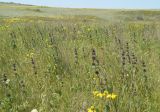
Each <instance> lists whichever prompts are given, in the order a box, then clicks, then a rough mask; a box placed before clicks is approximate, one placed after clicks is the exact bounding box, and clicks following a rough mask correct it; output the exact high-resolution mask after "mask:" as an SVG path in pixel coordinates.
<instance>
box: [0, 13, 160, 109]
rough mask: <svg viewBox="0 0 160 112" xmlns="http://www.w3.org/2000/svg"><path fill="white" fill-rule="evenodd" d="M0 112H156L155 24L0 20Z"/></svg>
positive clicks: (158, 58) (159, 100) (159, 53)
mask: <svg viewBox="0 0 160 112" xmlns="http://www.w3.org/2000/svg"><path fill="white" fill-rule="evenodd" d="M0 23H1V26H0V37H1V38H0V74H1V75H0V79H1V82H0V111H1V112H30V111H31V110H32V109H37V110H38V112H159V111H160V108H159V104H160V86H159V85H160V76H159V74H160V70H159V69H160V63H159V62H160V44H159V43H160V38H159V35H160V24H159V22H154V21H126V22H125V21H121V22H117V21H116V22H107V21H104V20H101V19H97V18H95V17H93V16H57V17H56V16H55V17H52V18H51V17H16V18H7V19H3V18H2V19H1V20H0Z"/></svg>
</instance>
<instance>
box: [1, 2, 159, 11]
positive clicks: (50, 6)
mask: <svg viewBox="0 0 160 112" xmlns="http://www.w3.org/2000/svg"><path fill="white" fill-rule="evenodd" d="M0 3H6V4H19V5H26V6H39V7H48V8H68V9H98V10H105V9H106V10H118V9H119V10H156V11H157V10H160V8H120V7H117V8H107V7H106V8H104V7H102V8H99V7H63V6H52V5H37V4H28V3H19V2H3V1H2V2H1V1H0Z"/></svg>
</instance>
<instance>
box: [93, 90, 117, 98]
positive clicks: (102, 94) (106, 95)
mask: <svg viewBox="0 0 160 112" xmlns="http://www.w3.org/2000/svg"><path fill="white" fill-rule="evenodd" d="M93 95H94V96H95V97H100V98H107V99H112V100H114V99H116V97H117V95H116V94H114V93H109V92H108V91H104V92H99V91H93Z"/></svg>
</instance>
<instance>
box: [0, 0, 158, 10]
mask: <svg viewBox="0 0 160 112" xmlns="http://www.w3.org/2000/svg"><path fill="white" fill-rule="evenodd" d="M0 1H1V2H16V3H24V4H34V5H44V6H53V7H71V8H129V9H132V8H139V9H160V0H0Z"/></svg>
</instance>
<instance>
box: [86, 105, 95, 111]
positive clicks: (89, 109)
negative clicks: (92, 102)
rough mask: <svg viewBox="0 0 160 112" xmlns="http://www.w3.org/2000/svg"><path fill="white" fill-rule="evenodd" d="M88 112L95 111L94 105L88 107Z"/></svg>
mask: <svg viewBox="0 0 160 112" xmlns="http://www.w3.org/2000/svg"><path fill="white" fill-rule="evenodd" d="M88 112H96V110H95V107H94V106H91V107H90V108H88Z"/></svg>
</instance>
